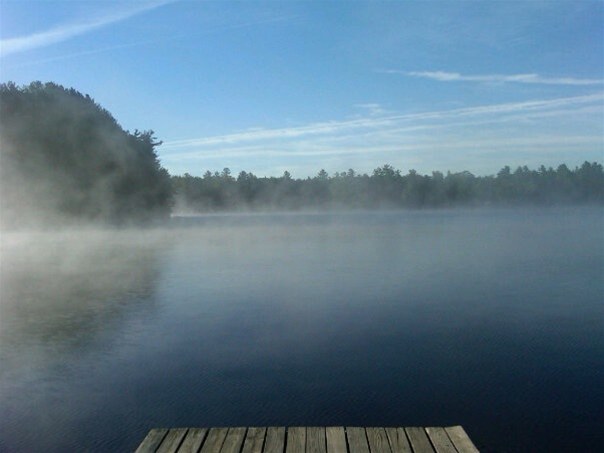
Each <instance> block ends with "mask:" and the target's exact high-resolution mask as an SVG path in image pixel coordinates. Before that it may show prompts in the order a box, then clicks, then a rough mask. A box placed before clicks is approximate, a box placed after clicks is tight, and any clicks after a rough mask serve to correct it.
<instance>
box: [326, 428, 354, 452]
mask: <svg viewBox="0 0 604 453" xmlns="http://www.w3.org/2000/svg"><path fill="white" fill-rule="evenodd" d="M325 438H326V440H327V453H341V452H345V451H347V450H348V449H347V447H346V433H345V432H344V427H342V426H329V427H327V428H325Z"/></svg>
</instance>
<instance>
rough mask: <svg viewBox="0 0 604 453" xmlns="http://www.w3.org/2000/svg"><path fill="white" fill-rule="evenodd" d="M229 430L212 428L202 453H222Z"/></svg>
mask: <svg viewBox="0 0 604 453" xmlns="http://www.w3.org/2000/svg"><path fill="white" fill-rule="evenodd" d="M228 431H229V429H228V428H210V431H208V436H207V437H206V441H205V442H204V443H203V447H201V453H220V449H221V448H222V444H223V443H224V439H225V437H226V435H227V432H228Z"/></svg>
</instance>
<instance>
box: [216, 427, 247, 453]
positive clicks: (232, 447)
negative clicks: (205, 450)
mask: <svg viewBox="0 0 604 453" xmlns="http://www.w3.org/2000/svg"><path fill="white" fill-rule="evenodd" d="M245 431H246V429H245V428H229V431H228V432H227V435H226V438H225V439H224V443H223V444H222V448H221V449H220V453H239V450H241V446H242V445H243V440H244V439H245Z"/></svg>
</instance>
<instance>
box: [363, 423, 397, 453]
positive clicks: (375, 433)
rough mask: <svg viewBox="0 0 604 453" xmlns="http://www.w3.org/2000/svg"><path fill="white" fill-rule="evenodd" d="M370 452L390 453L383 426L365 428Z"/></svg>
mask: <svg viewBox="0 0 604 453" xmlns="http://www.w3.org/2000/svg"><path fill="white" fill-rule="evenodd" d="M365 431H366V432H367V440H368V441H369V449H370V450H371V453H391V450H390V444H389V443H388V436H387V435H386V431H385V430H384V428H365Z"/></svg>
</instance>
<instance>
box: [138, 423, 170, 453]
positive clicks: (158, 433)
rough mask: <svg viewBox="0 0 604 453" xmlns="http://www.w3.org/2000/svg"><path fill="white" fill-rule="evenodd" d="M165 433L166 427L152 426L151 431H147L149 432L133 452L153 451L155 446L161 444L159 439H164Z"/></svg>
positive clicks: (166, 431) (155, 448) (146, 452)
mask: <svg viewBox="0 0 604 453" xmlns="http://www.w3.org/2000/svg"><path fill="white" fill-rule="evenodd" d="M166 434H168V430H167V429H164V428H153V429H152V430H151V431H149V433H147V435H146V436H145V438H144V439H143V441H142V442H141V444H140V445H139V446H138V448H137V449H136V452H135V453H151V452H155V450H157V447H159V444H161V441H162V440H164V437H166Z"/></svg>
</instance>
